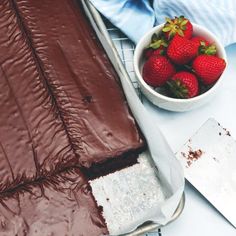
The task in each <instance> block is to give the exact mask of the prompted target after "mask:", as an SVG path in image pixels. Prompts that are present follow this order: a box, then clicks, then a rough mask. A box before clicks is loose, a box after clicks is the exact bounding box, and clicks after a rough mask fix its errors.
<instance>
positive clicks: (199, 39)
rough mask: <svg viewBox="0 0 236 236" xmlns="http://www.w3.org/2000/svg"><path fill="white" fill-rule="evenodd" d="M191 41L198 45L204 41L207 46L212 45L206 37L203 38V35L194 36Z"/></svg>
mask: <svg viewBox="0 0 236 236" xmlns="http://www.w3.org/2000/svg"><path fill="white" fill-rule="evenodd" d="M191 41H192V42H194V43H196V44H197V46H198V47H199V46H201V45H202V43H204V45H205V46H209V45H210V43H209V42H208V41H207V40H206V39H205V38H203V37H201V36H195V37H192V38H191Z"/></svg>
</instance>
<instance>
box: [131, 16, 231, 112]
mask: <svg viewBox="0 0 236 236" xmlns="http://www.w3.org/2000/svg"><path fill="white" fill-rule="evenodd" d="M226 62H227V59H226V52H225V49H224V46H223V45H222V44H221V43H220V42H219V40H218V39H217V37H216V36H215V35H214V34H212V33H211V32H210V31H209V30H207V29H206V28H204V27H202V26H200V25H197V24H194V23H191V22H190V21H189V20H188V19H187V18H185V17H184V16H180V17H175V18H173V19H169V18H167V19H166V22H165V23H164V24H161V25H158V26H156V27H154V28H153V29H152V30H150V31H149V32H148V33H146V34H145V35H144V36H143V37H142V39H141V40H140V41H139V42H138V44H137V46H136V48H135V52H134V70H135V74H136V77H137V80H138V82H139V85H140V88H141V91H142V93H143V94H144V95H145V96H146V97H147V98H148V99H149V100H150V101H151V102H152V103H153V104H155V105H157V106H158V107H161V108H164V109H166V110H170V111H188V110H192V109H194V108H197V107H199V106H201V105H203V104H205V103H206V102H208V101H209V100H210V99H211V98H212V97H213V96H214V95H215V94H216V93H217V91H218V90H219V88H220V85H221V84H222V81H223V78H224V76H223V74H224V71H225V68H226V64H227V63H226Z"/></svg>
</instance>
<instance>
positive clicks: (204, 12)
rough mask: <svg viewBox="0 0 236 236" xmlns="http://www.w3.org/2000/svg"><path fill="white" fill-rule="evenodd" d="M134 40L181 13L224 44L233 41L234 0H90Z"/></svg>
mask: <svg viewBox="0 0 236 236" xmlns="http://www.w3.org/2000/svg"><path fill="white" fill-rule="evenodd" d="M90 1H91V2H92V3H93V4H94V6H95V7H96V8H97V9H98V10H99V11H100V12H101V13H102V14H103V15H104V16H105V17H106V18H108V19H109V20H110V21H111V22H112V23H113V24H114V25H115V26H116V27H118V28H119V29H120V30H121V31H123V32H124V33H125V34H126V35H127V36H128V37H129V38H130V39H131V40H132V41H134V42H135V43H137V42H138V40H139V39H140V38H141V37H142V36H143V35H144V34H145V33H146V32H147V31H148V30H149V29H151V28H152V27H153V26H155V25H158V24H161V23H163V22H164V21H165V17H171V18H172V17H174V16H180V15H184V16H185V17H187V18H188V19H189V20H191V21H192V22H194V23H197V24H200V25H203V26H205V27H206V28H208V29H209V30H210V31H211V32H213V33H214V34H215V35H216V36H217V37H218V38H219V39H220V40H221V42H222V43H223V44H224V45H225V46H227V45H229V44H232V43H235V42H236V0H221V1H219V0H198V1H190V0H90Z"/></svg>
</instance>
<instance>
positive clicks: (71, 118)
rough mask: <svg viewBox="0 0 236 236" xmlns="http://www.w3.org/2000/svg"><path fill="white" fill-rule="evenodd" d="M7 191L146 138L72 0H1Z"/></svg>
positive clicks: (0, 149) (0, 166)
mask: <svg viewBox="0 0 236 236" xmlns="http://www.w3.org/2000/svg"><path fill="white" fill-rule="evenodd" d="M0 34H1V38H0V52H1V57H0V96H1V99H0V113H1V116H0V179H1V180H2V181H1V182H0V192H2V191H5V190H7V189H11V188H14V187H15V186H17V185H18V184H23V183H26V182H31V181H34V180H35V179H37V178H39V177H41V176H45V175H51V174H54V173H56V172H58V171H60V170H62V169H64V168H66V167H70V166H75V165H79V166H83V167H86V168H87V167H90V166H91V165H92V164H94V163H100V162H104V161H106V160H107V159H110V158H114V157H119V156H126V154H127V153H130V152H133V153H138V152H140V151H141V150H142V149H143V147H144V141H143V139H142V137H141V136H140V133H139V131H138V128H137V126H136V124H135V121H134V119H133V117H132V115H131V114H130V112H129V109H128V106H127V103H126V101H125V98H124V95H123V93H122V90H121V88H120V84H119V82H118V78H117V76H116V74H115V72H114V70H113V68H112V66H111V64H110V62H109V60H108V59H107V56H106V54H105V53H104V50H103V48H102V47H101V45H100V44H98V40H97V38H96V36H95V33H94V32H93V30H92V28H91V26H90V25H89V24H88V22H87V19H86V18H85V16H84V13H83V11H82V10H81V6H80V5H78V4H77V3H76V2H75V1H73V0H58V1H57V3H56V4H55V2H53V1H50V0H42V1H21V0H11V1H9V0H3V1H1V3H0Z"/></svg>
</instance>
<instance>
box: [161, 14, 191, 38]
mask: <svg viewBox="0 0 236 236" xmlns="http://www.w3.org/2000/svg"><path fill="white" fill-rule="evenodd" d="M162 31H163V32H164V34H165V37H166V38H167V39H168V40H169V39H171V38H173V37H174V36H175V35H176V34H178V35H180V36H182V37H185V38H187V39H190V38H191V37H192V33H193V26H192V24H191V22H190V21H189V20H188V19H186V18H185V17H184V16H180V17H175V18H174V19H170V18H166V23H165V25H164V27H163V29H162Z"/></svg>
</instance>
